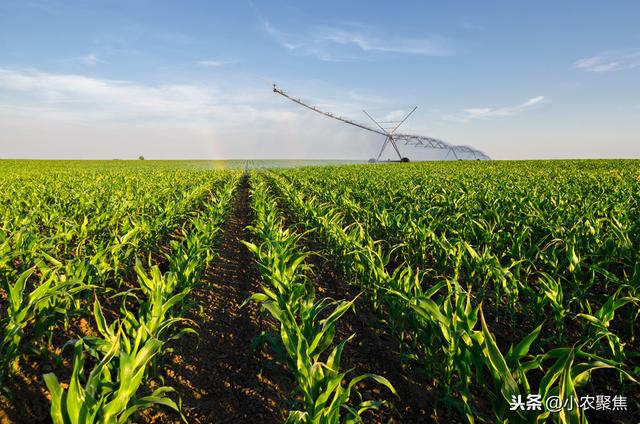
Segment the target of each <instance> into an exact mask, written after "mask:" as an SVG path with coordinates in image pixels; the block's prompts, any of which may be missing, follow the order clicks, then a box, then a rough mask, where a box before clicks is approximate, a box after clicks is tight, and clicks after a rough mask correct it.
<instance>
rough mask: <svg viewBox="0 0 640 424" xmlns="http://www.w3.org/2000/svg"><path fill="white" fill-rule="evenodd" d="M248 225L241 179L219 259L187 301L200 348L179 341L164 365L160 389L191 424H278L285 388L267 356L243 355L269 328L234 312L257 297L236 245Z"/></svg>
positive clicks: (248, 265)
mask: <svg viewBox="0 0 640 424" xmlns="http://www.w3.org/2000/svg"><path fill="white" fill-rule="evenodd" d="M251 221H252V214H251V207H250V201H249V193H248V181H247V177H244V178H243V180H242V182H241V184H240V186H239V188H238V192H237V195H236V199H235V205H234V206H233V209H232V210H231V213H230V216H229V217H228V219H227V222H226V224H225V228H224V231H223V233H222V241H221V245H220V247H219V249H218V250H219V253H218V256H217V258H216V259H215V260H214V261H213V263H212V264H211V266H210V269H208V272H207V275H206V278H205V281H204V282H203V284H202V285H201V286H200V287H198V288H196V289H195V290H194V291H193V292H192V294H191V300H193V301H196V302H198V303H199V304H200V310H192V311H191V312H190V313H189V314H188V315H187V318H189V319H192V320H193V321H194V322H196V323H197V325H198V328H197V331H198V333H199V340H197V339H196V338H195V337H185V338H183V339H182V340H180V342H179V344H178V346H176V347H175V350H174V352H173V353H172V354H170V355H168V359H167V360H166V367H165V368H166V376H165V384H168V385H170V386H172V387H174V388H175V389H176V391H177V392H178V393H179V394H180V396H181V400H182V407H183V413H184V414H185V416H186V418H187V419H188V420H189V422H191V423H245V422H246V423H250V422H255V423H258V422H259V423H275V422H282V421H283V414H284V412H281V409H282V407H281V404H282V402H283V400H284V399H286V398H287V396H288V393H289V390H290V389H291V381H290V380H289V379H288V377H287V376H286V371H284V370H283V369H282V368H281V367H280V366H279V365H278V364H277V363H276V362H275V361H273V360H272V358H270V357H269V356H268V354H267V353H264V352H257V353H254V352H251V351H250V349H249V346H250V344H251V340H252V338H253V337H254V336H255V335H257V334H259V333H260V331H262V330H264V329H266V327H267V325H268V323H267V322H264V320H263V319H262V318H261V317H260V314H259V307H258V306H257V305H255V304H254V303H248V304H247V305H246V306H244V307H241V305H242V303H243V302H244V300H245V299H247V298H248V297H249V296H250V294H251V293H254V292H256V291H259V289H260V285H259V276H258V274H257V271H256V268H255V266H254V265H253V258H252V256H251V253H250V252H249V251H248V250H247V249H246V247H245V246H244V245H243V244H242V243H241V240H250V234H249V233H248V232H247V230H246V226H248V225H249V224H250V223H251ZM163 411H164V410H163ZM158 412H159V411H158ZM147 418H148V419H149V421H154V422H178V421H179V417H178V416H177V414H176V415H172V414H167V413H164V412H162V413H158V414H156V415H152V414H149V415H147Z"/></svg>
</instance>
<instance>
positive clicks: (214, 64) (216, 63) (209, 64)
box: [196, 60, 237, 68]
mask: <svg viewBox="0 0 640 424" xmlns="http://www.w3.org/2000/svg"><path fill="white" fill-rule="evenodd" d="M234 63H237V61H235V60H199V61H197V62H196V64H197V65H200V66H204V67H206V68H219V67H221V66H227V65H233V64H234Z"/></svg>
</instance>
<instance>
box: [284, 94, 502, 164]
mask: <svg viewBox="0 0 640 424" xmlns="http://www.w3.org/2000/svg"><path fill="white" fill-rule="evenodd" d="M273 92H274V93H276V94H280V95H281V96H283V97H286V98H287V99H289V100H291V101H292V102H294V103H297V104H299V105H300V106H303V107H306V108H307V109H311V110H312V111H314V112H317V113H319V114H321V115H324V116H327V117H329V118H332V119H336V120H338V121H342V122H344V123H346V124H349V125H353V126H355V127H358V128H360V129H363V130H366V131H370V132H373V133H376V134H379V135H382V136H384V142H383V143H382V146H381V148H380V152H379V153H378V156H377V157H376V158H371V159H369V162H370V163H376V162H378V161H380V157H381V156H382V154H383V153H384V151H385V149H386V148H387V146H389V145H391V147H393V150H394V151H395V152H396V154H397V155H398V160H396V161H394V162H409V158H408V157H406V156H402V153H401V152H400V148H399V147H398V143H400V142H402V143H404V145H405V146H413V147H422V148H425V149H441V150H446V151H447V154H446V156H445V159H446V158H448V157H449V155H450V154H452V155H453V157H454V158H455V159H458V160H461V159H464V158H471V159H477V160H490V159H491V158H490V157H489V156H487V155H486V154H485V153H483V152H482V151H480V150H478V149H475V148H473V147H471V146H463V145H453V144H449V143H447V142H445V141H442V140H438V139H436V138H432V137H427V136H422V135H415V134H402V133H397V132H396V131H397V130H398V128H400V126H401V125H402V124H404V122H405V121H406V120H407V119H408V118H409V116H411V115H412V114H413V112H415V110H416V109H417V108H418V107H417V106H416V107H414V108H413V109H412V110H411V112H409V113H407V114H406V115H405V116H404V117H403V118H402V119H399V120H394V121H377V120H375V119H374V118H373V117H372V116H371V115H369V113H367V111H366V110H363V112H364V113H365V115H367V117H369V119H371V121H373V123H374V124H376V126H377V128H373V127H370V126H367V125H364V124H361V123H359V122H356V121H352V120H351V119H347V118H343V117H341V116H338V115H336V114H333V113H331V112H325V111H323V110H320V109H318V108H317V107H315V106H312V105H310V104H308V103H305V102H303V101H302V100H300V99H296V98H294V97H291V96H290V95H288V94H287V93H285V92H284V91H283V90H281V89H280V88H278V87H277V86H276V85H275V84H273Z"/></svg>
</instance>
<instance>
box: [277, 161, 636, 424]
mask: <svg viewBox="0 0 640 424" xmlns="http://www.w3.org/2000/svg"><path fill="white" fill-rule="evenodd" d="M347 170H349V168H344V169H341V170H340V171H336V169H331V170H329V169H322V168H320V169H317V170H316V169H314V170H305V173H304V175H303V174H302V172H301V171H299V170H287V171H279V172H277V173H271V174H270V175H269V178H270V180H271V181H272V183H273V187H275V188H276V190H278V192H279V193H280V194H282V196H283V198H284V199H286V200H285V203H286V204H287V206H288V208H289V210H290V211H291V213H292V214H293V215H294V216H295V218H296V219H297V220H298V221H299V222H300V223H301V224H302V226H303V227H305V228H309V229H311V228H315V229H317V233H318V236H319V237H320V238H321V239H322V242H323V246H324V247H325V248H326V252H323V253H326V254H327V255H328V256H330V257H331V258H332V260H333V262H334V264H336V266H338V267H339V268H340V269H341V271H342V273H343V275H345V276H348V277H349V278H350V279H352V280H353V281H355V282H356V283H357V284H360V285H361V287H362V288H363V289H364V291H365V293H367V295H368V296H369V297H370V298H371V300H372V302H373V304H374V306H375V307H376V308H377V309H378V310H379V311H380V313H381V314H382V315H383V316H384V318H385V319H386V320H387V322H389V323H390V331H393V332H394V333H395V334H396V335H397V336H398V339H399V340H400V342H401V344H402V345H403V346H404V347H405V348H406V349H408V350H409V351H410V352H411V353H412V354H413V356H414V358H415V359H416V360H417V361H418V362H419V363H421V366H422V367H423V369H424V370H425V371H426V372H427V374H428V375H430V376H431V377H432V378H434V379H435V380H436V381H437V382H438V383H439V384H440V385H441V387H442V390H443V394H444V399H443V400H444V404H454V405H456V406H458V407H459V408H460V409H461V411H462V412H463V413H464V415H465V416H466V418H467V420H468V421H470V422H473V421H474V419H475V417H476V416H478V415H480V416H482V415H483V411H480V410H478V409H477V405H478V404H479V402H478V399H482V398H489V399H490V400H491V405H492V412H491V414H492V415H493V419H497V420H500V421H504V420H510V421H514V422H528V421H531V422H536V421H538V422H540V421H543V420H546V419H547V418H548V417H549V415H550V413H549V412H548V411H546V412H545V411H539V412H535V411H528V412H526V411H525V412H523V411H511V410H510V408H509V406H510V404H511V401H512V400H513V399H514V398H517V397H518V396H519V395H520V396H522V395H523V394H527V393H536V394H538V395H539V396H540V397H541V399H546V398H548V397H549V396H559V397H560V398H561V399H563V400H564V401H567V400H568V399H570V398H572V397H573V398H575V399H577V397H578V396H577V391H578V390H580V388H581V387H584V386H586V385H587V384H588V383H589V380H590V377H591V373H592V371H594V370H596V369H600V368H609V369H613V370H616V372H617V374H618V376H619V378H616V379H614V380H617V381H618V383H621V382H624V385H622V386H621V387H622V388H623V390H626V392H627V393H633V391H635V390H637V382H635V379H634V376H635V377H637V375H638V373H637V369H633V368H629V367H628V366H627V365H626V364H625V362H627V361H632V360H633V359H634V358H635V356H634V353H633V352H631V351H628V350H626V351H625V350H624V349H623V347H624V343H623V342H621V340H620V337H619V336H618V335H617V334H615V333H614V332H613V331H612V329H611V328H610V324H611V322H612V321H613V319H614V317H615V315H616V312H618V313H620V312H622V311H623V309H624V308H627V310H624V312H625V314H624V315H626V316H629V315H628V314H632V316H633V315H635V316H637V312H638V299H637V295H636V293H637V291H636V290H637V288H636V287H637V286H636V287H634V286H633V285H632V284H619V285H618V286H617V287H616V289H615V291H614V292H613V294H610V295H607V294H602V295H601V298H598V299H596V301H597V303H596V301H592V303H593V304H594V305H598V307H597V308H593V309H587V310H586V311H584V312H579V313H578V314H576V315H575V318H576V319H580V320H585V321H586V322H588V326H587V328H588V329H590V330H591V331H585V333H584V334H583V336H581V337H579V338H578V339H577V340H575V341H574V342H573V343H572V344H570V345H562V340H563V339H562V338H556V337H551V338H550V339H551V341H549V340H540V339H542V338H543V337H547V338H548V337H549V336H548V335H547V334H545V332H544V331H542V325H538V326H535V328H532V329H531V330H530V331H529V332H527V333H525V334H523V335H521V336H519V338H518V339H517V340H519V343H514V344H513V345H512V346H511V348H509V349H508V350H507V349H504V348H503V349H500V348H499V346H498V344H497V342H496V335H495V333H494V332H492V331H491V330H490V328H491V324H487V321H488V320H486V319H485V317H484V313H483V303H482V301H483V300H485V301H486V303H487V304H489V305H490V304H491V300H492V298H491V297H489V296H488V294H489V293H491V294H493V295H494V296H496V298H497V301H498V302H500V301H502V300H503V298H504V297H505V295H504V293H502V294H496V292H497V290H498V289H497V288H500V289H504V288H505V285H506V284H505V275H506V273H505V271H504V270H503V269H501V270H500V272H499V273H497V272H496V273H490V272H488V271H487V268H489V269H490V265H492V263H493V264H494V265H495V264H496V262H497V267H500V262H499V261H498V258H496V257H493V258H491V257H487V256H488V255H483V254H479V253H478V250H482V249H484V252H487V251H488V250H489V249H491V248H492V247H493V244H492V243H491V239H489V240H488V241H487V242H486V243H478V242H477V240H476V241H474V244H473V245H472V244H471V242H470V241H468V240H467V239H465V238H463V237H460V236H456V237H450V238H447V236H446V235H447V234H449V233H446V232H445V230H442V232H434V233H433V236H432V237H431V238H426V239H422V241H421V245H420V250H419V251H420V252H423V256H419V257H415V256H411V253H410V252H414V250H413V249H418V244H416V242H415V241H412V240H415V239H411V238H408V239H407V243H406V244H404V245H400V246H393V245H389V244H387V243H385V242H380V241H377V240H376V239H375V238H374V237H373V236H372V234H375V232H376V231H377V230H379V227H376V223H373V224H371V225H370V226H369V225H367V224H369V223H370V222H371V221H367V218H366V217H367V216H371V215H372V214H373V213H377V214H379V215H381V216H384V215H385V214H388V221H392V222H395V223H396V224H394V225H395V226H394V227H393V228H394V230H395V231H396V233H395V234H391V232H389V234H388V237H387V238H388V239H390V240H393V239H394V237H397V234H415V233H416V232H420V231H422V228H423V227H426V228H427V230H425V231H433V230H432V229H430V227H428V226H427V225H426V224H425V222H427V221H418V222H416V221H414V219H417V218H414V216H413V215H411V214H410V213H402V212H398V208H403V209H401V210H407V209H411V208H412V207H415V208H416V210H421V209H420V208H419V207H418V206H416V205H421V206H423V207H426V206H425V205H426V204H427V203H428V201H429V199H427V198H425V199H424V200H422V199H421V198H420V197H419V196H416V198H414V199H413V200H412V202H411V203H409V201H408V200H407V199H405V200H404V203H403V205H402V206H399V205H398V204H397V203H391V206H388V207H387V208H385V207H383V206H379V207H378V208H374V207H372V206H371V202H376V201H380V200H379V199H380V198H383V199H384V193H383V192H381V191H378V190H376V189H374V188H370V190H369V191H366V190H363V191H358V190H359V187H358V185H359V184H360V185H368V186H369V187H394V183H390V182H389V181H396V182H395V187H396V192H399V191H401V189H400V188H399V186H400V185H404V186H403V187H404V190H405V191H409V192H412V193H414V194H415V193H416V192H417V191H418V190H419V187H418V188H413V187H411V185H409V186H408V187H407V186H406V184H405V182H406V181H404V180H397V179H396V180H392V179H391V176H392V174H391V172H392V171H391V168H386V171H385V167H379V168H378V167H376V169H375V170H373V171H367V170H365V169H364V168H362V167H361V168H360V169H357V172H355V171H356V168H352V169H350V170H349V171H350V172H348V171H347ZM394 171H395V170H394ZM385 172H387V173H386V174H385ZM403 172H404V171H403ZM287 177H289V178H287ZM407 177H408V178H409V181H411V179H410V177H411V172H410V171H409V172H408V175H407ZM423 178H424V177H423ZM453 178H454V179H455V175H454V176H453ZM309 180H313V183H310V182H309ZM336 181H337V182H336ZM422 181H424V179H423V180H422ZM401 183H402V184H401ZM434 185H435V184H434ZM445 185H446V184H445ZM435 186H436V188H434V189H433V190H435V191H437V190H438V186H437V185H435ZM354 187H355V189H354ZM354 193H355V194H354ZM351 194H353V195H354V196H355V195H357V196H358V198H359V199H360V201H361V202H362V203H363V206H360V205H358V204H355V206H354V205H351V206H350V205H348V203H349V202H350V201H351V202H353V200H352V197H351V196H350V195H351ZM496 196H499V193H496ZM329 197H331V198H333V201H322V199H323V198H329ZM372 199H377V200H372ZM441 200H443V201H447V202H454V201H455V200H456V196H455V195H452V196H451V198H450V199H449V198H446V199H441ZM575 203H578V204H579V203H580V201H579V199H578V200H577V201H576V202H575ZM392 208H395V209H392ZM389 210H392V211H393V213H389ZM354 211H360V212H362V218H361V217H360V216H359V215H358V213H357V212H354ZM371 211H374V212H371ZM485 213H486V215H488V216H493V215H495V214H496V211H495V210H494V211H491V210H485ZM428 214H429V210H428V209H427V210H426V211H425V212H424V215H426V216H428ZM458 218H460V217H458ZM498 219H500V216H499V215H498ZM474 220H475V219H472V220H470V221H474ZM526 222H528V221H525V224H523V225H526ZM448 223H449V224H451V221H448ZM421 225H422V226H423V227H421ZM433 225H437V224H431V226H433ZM451 225H452V226H453V224H451ZM473 225H475V224H473ZM453 228H456V227H455V226H454V227H453ZM387 229H388V228H387ZM451 231H453V230H451ZM385 234H386V233H385ZM490 236H491V234H487V235H486V237H490ZM505 237H506V236H505ZM434 240H438V241H443V240H444V241H446V243H445V242H441V243H437V242H434ZM411 243H413V244H411ZM484 252H483V253H484ZM483 256H484V257H483ZM434 257H437V261H434V259H433V258H434ZM429 258H430V259H431V261H429ZM433 262H438V263H437V264H435V265H434V264H433ZM436 266H437V267H438V268H437V269H436V268H434V267H436ZM507 271H508V270H507ZM551 271H553V270H551ZM516 275H519V274H516ZM547 275H548V277H549V281H550V280H551V279H552V278H553V277H551V276H550V274H547ZM622 275H623V276H624V273H623V274H622ZM514 281H516V282H517V286H516V287H525V288H527V289H529V292H525V293H526V294H530V293H531V292H534V293H537V290H536V289H539V288H538V287H537V285H536V284H535V282H532V281H529V280H525V281H521V280H519V279H517V278H515V277H514ZM578 284H579V281H576V285H578ZM585 284H588V281H587V282H585ZM542 287H543V288H542V289H541V291H542V292H543V294H544V295H545V296H546V297H547V298H549V297H553V293H552V291H553V290H552V289H553V287H556V290H558V289H557V285H556V286H551V283H548V285H547V286H544V285H543V286H542ZM570 289H572V288H570ZM559 290H562V288H560V289H559ZM483 291H484V292H483ZM546 292H550V293H548V295H547V293H546ZM527 297H528V296H527V295H525V296H523V298H527ZM556 300H557V302H561V299H557V297H556ZM545 304H546V305H548V303H543V305H542V306H543V307H544V305H545ZM587 305H591V303H588V304H587ZM485 306H486V305H485ZM503 306H504V304H502V303H499V305H494V308H492V309H494V310H495V309H498V310H499V311H501V310H502V309H503ZM523 306H524V307H523ZM527 306H528V305H527V304H526V303H525V304H524V305H522V306H521V305H519V307H522V309H525V310H526V307H527ZM533 306H534V305H530V306H528V307H529V308H531V307H533ZM560 306H563V307H565V306H566V305H564V304H560ZM552 307H553V304H552ZM552 313H554V310H553V309H552ZM566 314H569V312H567V313H566ZM572 315H573V314H572ZM624 315H623V316H624ZM541 321H542V320H539V321H538V323H539V322H541ZM493 322H495V317H494V321H493ZM634 322H635V321H634V320H632V321H631V322H630V323H628V324H627V327H626V328H625V327H624V326H621V327H618V328H623V331H624V330H625V329H626V331H631V330H630V329H629V326H633V325H634V324H633V323H634ZM541 334H542V337H541ZM632 340H633V339H632ZM552 342H555V345H550V344H551V343H552ZM543 346H547V348H546V349H543ZM534 349H535V350H538V352H540V353H537V354H532V353H529V352H530V351H531V350H534ZM535 350H534V351H535ZM625 387H627V388H626V389H625ZM589 391H590V392H592V393H593V386H591V387H590V388H589ZM484 414H485V415H486V411H484ZM555 419H557V420H559V421H562V422H576V421H579V420H585V419H586V418H585V416H584V413H583V411H581V410H580V408H573V409H572V410H571V411H562V412H560V413H558V414H556V415H555Z"/></svg>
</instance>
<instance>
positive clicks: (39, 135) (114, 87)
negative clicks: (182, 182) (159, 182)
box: [0, 68, 379, 158]
mask: <svg viewBox="0 0 640 424" xmlns="http://www.w3.org/2000/svg"><path fill="white" fill-rule="evenodd" d="M34 117H35V118H34ZM36 118H37V121H38V125H33V122H34V119H36ZM256 131H257V132H256ZM0 133H2V134H3V141H4V140H5V139H6V142H4V143H0V153H2V155H3V156H5V157H58V158H61V157H67V158H69V157H73V158H76V157H77V158H91V157H93V158H97V157H99V158H113V157H123V156H125V157H137V156H138V155H139V154H141V153H144V154H145V156H147V157H156V158H180V157H183V158H184V157H199V158H210V157H217V158H265V157H266V158H269V157H271V158H304V157H313V158H323V157H324V158H326V157H337V158H340V157H342V158H350V157H351V158H362V155H363V151H373V150H375V148H376V146H377V144H378V142H379V141H377V140H375V138H374V137H371V134H369V133H367V132H366V131H359V130H357V129H355V128H353V127H350V126H348V125H340V124H337V123H335V122H333V121H331V120H329V119H325V118H322V117H320V116H318V115H317V114H315V113H313V112H310V111H305V110H304V109H302V108H297V107H294V106H293V105H288V104H286V103H285V104H283V102H282V101H281V100H280V99H277V98H275V96H274V95H273V93H271V92H270V91H269V89H268V87H266V86H265V87H253V88H252V87H244V88H243V89H242V90H241V91H238V90H237V89H231V88H224V89H223V88H220V87H210V86H209V85H198V84H190V85H180V84H161V85H158V84H142V83H138V82H133V81H120V80H108V79H99V78H92V77H88V76H84V75H78V74H59V73H48V72H41V71H37V70H13V69H6V68H5V69H3V68H0ZM256 134H258V136H257V135H256ZM301 139H305V140H306V141H307V142H305V143H300V142H299V140H301Z"/></svg>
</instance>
